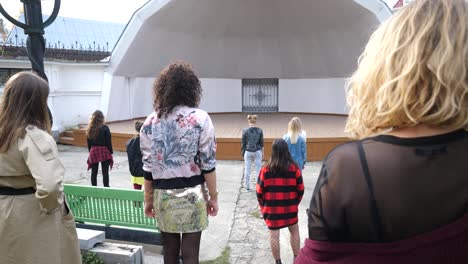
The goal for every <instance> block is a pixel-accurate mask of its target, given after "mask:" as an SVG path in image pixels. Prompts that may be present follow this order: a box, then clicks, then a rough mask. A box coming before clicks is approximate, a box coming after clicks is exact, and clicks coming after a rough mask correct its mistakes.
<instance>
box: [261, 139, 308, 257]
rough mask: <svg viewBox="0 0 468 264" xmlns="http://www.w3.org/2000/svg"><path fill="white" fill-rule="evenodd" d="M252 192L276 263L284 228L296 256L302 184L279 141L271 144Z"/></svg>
mask: <svg viewBox="0 0 468 264" xmlns="http://www.w3.org/2000/svg"><path fill="white" fill-rule="evenodd" d="M256 190H257V199H258V203H259V205H260V210H261V211H262V214H263V219H264V220H265V223H266V225H267V226H268V228H269V229H270V247H271V251H272V254H273V257H274V258H275V261H276V263H277V264H278V263H281V257H280V244H279V235H280V229H281V228H284V227H288V229H289V232H290V234H291V247H292V251H293V254H294V257H296V256H297V254H298V253H299V244H300V238H299V227H298V225H297V222H298V217H297V212H298V207H299V203H300V202H301V199H302V195H303V194H304V184H303V182H302V174H301V170H300V168H299V167H298V166H297V164H296V163H294V161H293V159H292V158H291V155H290V154H289V150H288V144H287V143H286V141H284V140H283V139H276V140H275V141H273V145H272V153H271V158H270V161H269V162H268V163H267V164H266V166H265V167H263V168H262V170H261V171H260V175H259V177H258V183H257V186H256Z"/></svg>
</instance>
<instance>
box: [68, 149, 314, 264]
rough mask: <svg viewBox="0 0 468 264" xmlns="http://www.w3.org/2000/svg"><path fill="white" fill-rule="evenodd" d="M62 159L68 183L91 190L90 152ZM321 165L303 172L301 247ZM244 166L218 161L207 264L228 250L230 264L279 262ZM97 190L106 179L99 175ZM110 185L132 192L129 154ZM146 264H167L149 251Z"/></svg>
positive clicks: (155, 250)
mask: <svg viewBox="0 0 468 264" xmlns="http://www.w3.org/2000/svg"><path fill="white" fill-rule="evenodd" d="M59 151H60V158H61V160H62V162H63V163H64V165H65V167H66V169H67V170H66V173H65V179H64V181H65V183H73V184H83V185H91V183H90V172H89V171H88V172H87V171H86V159H87V155H88V150H87V149H86V148H79V147H72V146H65V145H59ZM320 166H321V163H315V162H314V163H308V164H307V165H306V168H305V169H304V172H303V174H304V175H303V176H304V184H305V193H304V198H303V200H302V203H301V205H300V208H299V227H300V234H301V245H302V244H303V241H304V238H305V237H306V236H307V217H306V215H305V212H306V209H307V207H308V205H309V202H310V197H311V195H312V192H313V188H314V186H315V182H316V180H317V176H318V173H319V170H320ZM243 167H244V163H243V162H242V161H218V166H217V168H216V171H217V175H218V189H219V207H220V211H219V213H218V216H216V217H214V218H211V217H210V224H209V228H208V229H207V230H206V231H204V232H203V234H202V242H201V248H200V259H201V260H202V261H205V260H211V259H215V258H217V257H219V256H220V255H221V252H222V251H223V250H224V249H225V248H226V247H229V248H230V250H231V255H230V263H231V264H236V263H239V264H242V263H255V264H257V263H258V264H262V263H274V260H273V257H272V255H271V252H270V245H269V231H268V229H267V227H266V225H265V223H264V222H263V219H260V218H259V215H260V214H259V209H258V204H257V199H256V196H255V191H254V190H252V189H253V188H252V187H253V186H254V183H255V180H256V178H255V177H251V179H252V183H251V191H250V192H247V191H246V190H245V189H244V188H243V178H242V177H243ZM98 185H100V186H102V178H101V176H100V174H99V175H98ZM110 186H111V187H114V188H132V185H131V183H130V174H129V171H128V162H127V156H126V153H125V152H115V153H114V167H113V169H112V170H111V172H110ZM144 253H145V256H144V258H145V263H163V261H162V256H161V248H160V247H154V246H145V247H144ZM281 256H282V260H283V263H292V258H293V256H292V251H291V247H290V245H289V233H288V231H287V229H283V230H281Z"/></svg>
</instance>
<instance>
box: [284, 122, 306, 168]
mask: <svg viewBox="0 0 468 264" xmlns="http://www.w3.org/2000/svg"><path fill="white" fill-rule="evenodd" d="M303 134H304V132H303V130H302V122H301V119H300V118H299V117H293V118H292V119H291V121H289V124H288V133H287V134H286V135H284V136H283V139H284V140H285V141H286V143H287V144H288V149H289V153H291V157H292V159H293V160H294V162H295V163H296V165H297V166H298V167H299V168H300V169H301V170H303V169H304V165H305V163H306V161H307V147H306V139H305V137H303Z"/></svg>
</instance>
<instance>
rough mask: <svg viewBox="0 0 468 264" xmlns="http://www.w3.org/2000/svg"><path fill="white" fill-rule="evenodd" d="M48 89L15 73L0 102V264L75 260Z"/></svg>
mask: <svg viewBox="0 0 468 264" xmlns="http://www.w3.org/2000/svg"><path fill="white" fill-rule="evenodd" d="M48 93H49V87H48V84H47V82H45V81H44V80H43V79H41V78H40V77H38V76H36V75H35V74H33V73H30V72H21V73H18V74H15V75H14V76H12V77H11V78H10V80H8V82H7V83H6V85H5V89H4V92H3V96H2V99H1V102H0V263H2V264H79V263H81V255H80V249H79V242H78V238H77V234H76V228H75V221H74V217H73V215H72V213H71V211H70V210H69V209H68V206H67V205H66V203H65V199H64V194H63V185H62V178H63V175H64V172H65V170H64V167H63V165H62V163H61V162H60V160H59V159H58V151H57V146H56V144H55V141H54V140H53V138H52V137H51V136H50V135H49V133H48V132H49V131H50V121H49V116H48V112H47V96H48Z"/></svg>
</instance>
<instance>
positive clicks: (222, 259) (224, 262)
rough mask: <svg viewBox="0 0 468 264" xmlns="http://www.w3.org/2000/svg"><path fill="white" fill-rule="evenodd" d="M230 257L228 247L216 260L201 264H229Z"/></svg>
mask: <svg viewBox="0 0 468 264" xmlns="http://www.w3.org/2000/svg"><path fill="white" fill-rule="evenodd" d="M230 255H231V249H230V248H229V247H226V248H224V250H223V252H222V253H221V256H219V257H218V258H217V259H214V260H209V261H202V262H200V263H201V264H229V256H230Z"/></svg>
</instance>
